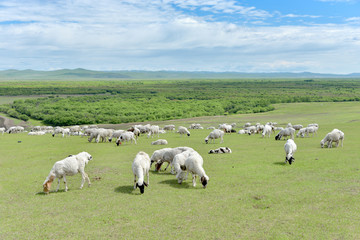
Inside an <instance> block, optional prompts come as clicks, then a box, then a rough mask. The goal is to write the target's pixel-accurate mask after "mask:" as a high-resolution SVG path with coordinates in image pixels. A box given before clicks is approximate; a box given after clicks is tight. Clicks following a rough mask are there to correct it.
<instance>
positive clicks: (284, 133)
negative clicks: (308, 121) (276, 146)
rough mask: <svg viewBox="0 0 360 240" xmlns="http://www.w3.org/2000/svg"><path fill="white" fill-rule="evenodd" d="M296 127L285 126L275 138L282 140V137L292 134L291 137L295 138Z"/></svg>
mask: <svg viewBox="0 0 360 240" xmlns="http://www.w3.org/2000/svg"><path fill="white" fill-rule="evenodd" d="M294 134H295V129H293V128H291V127H290V128H285V129H283V130H281V131H280V132H279V133H278V134H277V135H276V136H275V140H281V138H282V137H288V136H290V137H291V139H294Z"/></svg>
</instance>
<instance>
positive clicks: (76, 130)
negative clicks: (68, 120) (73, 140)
mask: <svg viewBox="0 0 360 240" xmlns="http://www.w3.org/2000/svg"><path fill="white" fill-rule="evenodd" d="M80 131H81V127H80V126H72V127H70V134H71V135H79V134H80Z"/></svg>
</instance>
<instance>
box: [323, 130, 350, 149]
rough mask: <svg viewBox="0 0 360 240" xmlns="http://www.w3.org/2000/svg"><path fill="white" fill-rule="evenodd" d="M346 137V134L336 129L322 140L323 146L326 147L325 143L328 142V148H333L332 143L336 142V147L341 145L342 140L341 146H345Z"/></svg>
mask: <svg viewBox="0 0 360 240" xmlns="http://www.w3.org/2000/svg"><path fill="white" fill-rule="evenodd" d="M344 138H345V134H344V133H343V132H342V131H340V130H339V129H334V130H332V131H331V132H329V133H328V134H326V136H325V137H324V138H323V139H322V140H321V141H320V146H321V148H323V147H324V145H325V144H327V146H328V148H332V143H333V142H335V143H336V147H338V145H339V141H341V147H343V141H344Z"/></svg>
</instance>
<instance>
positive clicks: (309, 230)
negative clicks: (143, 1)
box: [0, 102, 360, 239]
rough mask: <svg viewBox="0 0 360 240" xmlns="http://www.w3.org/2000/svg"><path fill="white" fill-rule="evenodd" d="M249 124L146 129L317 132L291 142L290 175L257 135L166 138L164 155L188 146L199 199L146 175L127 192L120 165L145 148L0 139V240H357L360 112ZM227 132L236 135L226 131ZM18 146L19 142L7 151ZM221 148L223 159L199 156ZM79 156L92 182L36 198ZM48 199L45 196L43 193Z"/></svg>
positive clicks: (279, 153)
mask: <svg viewBox="0 0 360 240" xmlns="http://www.w3.org/2000/svg"><path fill="white" fill-rule="evenodd" d="M275 108H276V110H275V111H272V112H267V113H259V114H244V115H231V116H216V117H202V118H194V119H183V120H173V121H167V122H160V123H159V122H157V124H159V125H160V126H161V127H162V126H164V125H165V124H168V123H174V124H175V125H176V126H177V127H178V126H180V125H183V126H186V127H188V126H189V124H191V123H201V124H202V125H203V126H204V127H205V128H206V127H208V126H215V127H217V125H218V124H219V123H224V122H227V123H232V122H235V123H237V124H238V126H241V125H243V124H244V123H246V122H251V123H254V124H255V123H256V122H260V123H262V124H265V123H266V122H268V121H272V122H277V123H278V125H279V126H285V125H286V124H287V123H289V122H291V123H292V124H303V125H307V124H309V123H318V124H319V125H320V128H319V131H318V136H314V137H310V138H295V142H296V144H297V147H298V150H297V152H296V153H295V158H296V161H295V163H294V164H293V165H288V164H287V165H285V164H284V159H285V152H284V149H283V147H284V143H285V141H275V140H274V136H275V135H274V134H273V135H272V136H271V138H270V139H262V138H261V135H253V136H248V135H239V134H231V135H226V136H225V137H224V143H223V144H219V141H217V142H216V143H215V144H205V143H204V138H205V137H206V136H207V135H208V133H209V132H210V131H211V130H207V129H204V130H191V136H190V137H181V136H180V135H178V134H175V133H171V132H169V133H166V134H164V135H161V136H160V138H164V139H167V140H168V142H169V145H167V146H166V147H177V146H189V147H192V148H194V149H195V150H197V151H198V152H199V153H200V154H201V155H202V156H203V158H204V169H205V171H206V173H207V175H208V176H209V177H210V181H209V184H208V187H207V188H206V189H203V188H202V187H201V184H200V183H199V182H197V186H196V187H195V188H194V187H192V184H191V179H188V180H187V181H186V182H184V183H183V184H182V185H179V184H178V183H177V181H176V179H175V176H173V175H171V174H170V173H169V171H168V172H160V173H156V172H154V171H153V168H152V170H151V172H150V186H149V187H148V188H147V189H145V193H144V194H143V195H140V193H139V190H138V189H137V190H133V175H132V171H131V164H132V161H133V159H134V157H135V155H136V153H137V152H138V151H145V152H146V153H148V154H149V155H150V156H151V154H152V153H153V151H154V150H157V149H160V148H163V147H164V146H153V145H151V144H150V143H151V141H153V140H154V139H148V138H147V137H146V136H141V137H140V139H139V140H138V144H137V145H131V144H123V145H121V146H119V147H116V145H115V144H114V143H98V144H96V143H88V142H87V139H86V138H81V137H78V136H72V137H68V138H61V137H55V138H53V137H51V135H45V136H28V135H27V134H26V133H23V134H14V135H13V134H4V135H0V143H1V149H0V194H1V195H0V196H1V205H0V216H1V217H0V221H1V224H0V226H1V227H0V238H1V239H60V238H61V239H360V228H359V226H360V217H359V212H360V201H359V193H360V176H359V175H360V164H359V162H360V152H359V145H360V139H359V135H360V128H359V122H360V103H359V102H347V103H294V104H279V105H275ZM334 128H338V129H340V130H342V131H343V132H344V133H345V141H344V147H343V148H341V147H339V148H332V149H327V148H326V149H321V148H320V140H321V139H322V138H323V137H324V136H325V135H326V133H328V132H330V131H331V130H332V129H334ZM237 129H240V128H239V127H237ZM19 141H21V142H19ZM220 146H227V147H230V148H231V149H232V151H233V153H232V154H223V155H209V154H207V152H208V151H209V150H210V149H215V148H218V147H220ZM81 151H87V152H89V153H90V154H92V156H93V160H92V161H90V163H89V164H88V165H87V167H86V168H85V171H86V172H87V173H88V174H89V177H90V179H91V181H92V186H91V187H90V188H88V187H87V185H86V184H85V186H84V188H83V189H82V190H80V189H79V186H80V182H81V177H80V175H75V176H73V177H68V178H67V181H68V187H69V191H68V192H64V191H63V189H64V184H63V183H61V186H60V191H59V192H57V193H56V192H51V193H50V194H49V195H44V194H42V183H43V181H44V180H45V178H46V176H47V175H48V174H49V171H50V169H51V168H52V166H53V164H54V163H55V162H56V161H58V160H61V159H63V158H65V157H66V156H68V155H69V154H77V153H79V152H81ZM54 189H56V184H55V183H54V184H53V186H52V190H54Z"/></svg>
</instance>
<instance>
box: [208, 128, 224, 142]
mask: <svg viewBox="0 0 360 240" xmlns="http://www.w3.org/2000/svg"><path fill="white" fill-rule="evenodd" d="M224 134H225V133H224V131H222V130H220V129H215V130H213V131H212V132H211V133H210V134H209V135H208V136H207V137H206V138H205V143H209V139H210V142H211V141H212V142H213V143H215V139H218V138H220V143H222V142H224V140H223V137H224Z"/></svg>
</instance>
